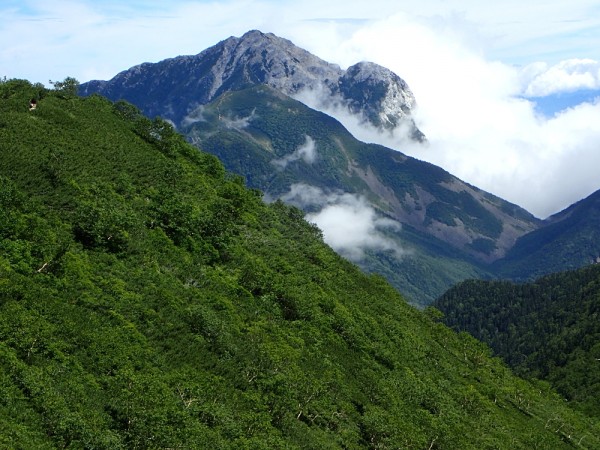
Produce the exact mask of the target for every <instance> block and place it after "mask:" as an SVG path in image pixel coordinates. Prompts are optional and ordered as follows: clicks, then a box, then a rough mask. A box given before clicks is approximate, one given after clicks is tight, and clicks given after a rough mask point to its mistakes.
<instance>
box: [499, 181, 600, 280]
mask: <svg viewBox="0 0 600 450" xmlns="http://www.w3.org/2000/svg"><path fill="white" fill-rule="evenodd" d="M595 262H600V191H597V192H595V193H593V194H592V195H590V196H589V197H587V198H585V199H583V200H581V201H579V202H577V203H575V204H574V205H571V206H569V207H568V208H567V209H565V210H564V211H562V212H559V213H557V214H555V215H553V216H551V217H549V218H548V219H547V220H546V221H545V222H544V224H543V226H542V227H540V228H539V229H538V230H535V231H533V232H532V233H529V234H527V235H525V236H523V237H521V238H520V239H519V240H518V241H517V243H516V245H515V246H514V247H513V248H512V249H511V250H510V252H508V254H507V255H506V257H505V258H504V259H502V260H501V261H498V262H497V263H496V264H495V267H494V270H495V271H496V272H497V273H498V274H499V275H500V276H504V277H507V278H511V279H515V280H531V279H533V278H536V277H539V276H542V275H546V274H549V273H552V272H559V271H564V270H571V269H577V268H579V267H582V266H585V265H587V264H591V263H595Z"/></svg>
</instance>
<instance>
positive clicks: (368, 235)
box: [282, 183, 406, 262]
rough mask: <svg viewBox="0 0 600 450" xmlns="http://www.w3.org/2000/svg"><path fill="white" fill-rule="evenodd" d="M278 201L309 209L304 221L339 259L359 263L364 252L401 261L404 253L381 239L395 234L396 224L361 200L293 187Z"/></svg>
mask: <svg viewBox="0 0 600 450" xmlns="http://www.w3.org/2000/svg"><path fill="white" fill-rule="evenodd" d="M282 200H284V201H286V202H289V203H291V204H295V205H296V206H298V207H301V208H312V209H315V212H312V213H309V214H307V216H306V219H307V220H308V221H309V222H313V223H315V224H316V225H317V226H318V227H319V228H320V229H321V230H322V231H323V237H324V239H325V242H326V243H327V244H329V245H330V246H331V247H332V248H333V249H334V250H335V251H336V252H338V253H339V254H341V255H342V256H344V257H346V258H348V259H350V260H352V261H355V262H360V261H361V260H362V259H363V258H364V256H365V251H368V250H373V251H391V252H392V253H393V254H394V256H395V257H397V258H401V257H402V256H403V255H405V254H406V252H405V251H404V250H403V249H401V248H400V247H399V246H398V245H397V244H396V243H395V242H394V241H393V240H392V239H390V238H389V237H387V236H386V235H385V231H386V230H393V231H395V232H398V231H399V230H400V224H399V223H398V222H396V221H395V220H391V219H388V218H385V217H381V216H379V215H378V214H377V213H376V212H375V210H374V209H373V207H371V206H370V205H369V204H368V203H367V202H366V200H365V199H364V198H363V197H360V196H357V195H354V194H349V193H340V192H334V193H325V192H323V190H321V189H320V188H317V187H315V186H309V185H306V184H301V183H300V184H294V185H293V186H292V187H291V189H290V192H288V193H287V194H286V195H284V196H282Z"/></svg>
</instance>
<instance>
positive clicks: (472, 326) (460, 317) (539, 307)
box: [435, 265, 600, 417]
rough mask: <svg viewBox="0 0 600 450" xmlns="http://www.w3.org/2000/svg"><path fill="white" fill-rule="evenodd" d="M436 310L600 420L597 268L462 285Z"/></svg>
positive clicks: (599, 280)
mask: <svg viewBox="0 0 600 450" xmlns="http://www.w3.org/2000/svg"><path fill="white" fill-rule="evenodd" d="M435 305H436V306H437V307H438V308H439V309H440V310H441V311H442V312H443V313H444V314H445V317H444V322H445V323H446V324H447V325H449V326H451V327H452V328H454V329H456V330H459V331H467V332H469V333H471V334H472V335H473V336H475V337H476V338H478V339H480V340H482V341H483V342H486V343H488V344H489V345H490V346H491V347H492V349H493V350H494V352H495V353H496V354H498V355H500V356H501V357H502V358H504V359H505V360H506V361H507V362H508V363H509V364H510V365H511V366H512V367H514V368H515V369H516V370H517V371H518V373H521V374H523V375H527V376H534V377H538V378H543V379H546V380H549V381H550V382H551V383H552V384H553V385H554V386H555V387H556V388H557V389H558V390H559V391H560V392H561V393H562V394H563V395H564V396H565V397H566V398H568V399H569V400H570V401H572V402H573V403H575V404H577V405H578V407H580V408H581V409H582V410H584V411H586V412H587V413H588V414H593V415H595V416H596V417H600V318H599V317H598V316H599V314H600V265H593V266H589V267H587V268H583V269H579V270H577V271H571V272H563V273H557V274H554V275H550V276H547V277H544V278H540V279H539V280H537V281H536V282H535V283H529V284H513V283H509V282H483V281H468V282H464V283H461V284H460V285H458V286H456V287H455V288H453V289H451V290H449V291H448V292H447V293H446V294H444V295H443V296H442V297H441V298H440V299H439V300H438V301H437V302H436V304H435Z"/></svg>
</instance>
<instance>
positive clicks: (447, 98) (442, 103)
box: [310, 14, 600, 218]
mask: <svg viewBox="0 0 600 450" xmlns="http://www.w3.org/2000/svg"><path fill="white" fill-rule="evenodd" d="M461 20H462V19H461V18H460V17H459V18H456V17H450V18H448V20H447V21H446V22H444V19H443V18H440V19H439V21H438V23H437V24H436V26H433V25H432V23H430V22H428V21H423V20H415V18H414V17H410V16H407V15H405V14H398V15H394V16H390V17H388V18H386V19H384V20H380V21H371V22H370V23H368V24H363V25H361V26H359V27H356V29H354V31H352V32H349V31H348V29H347V28H346V27H344V28H343V29H342V30H340V32H339V34H337V35H336V34H335V33H334V32H332V31H331V29H330V30H327V39H328V40H327V43H328V44H327V45H328V46H331V47H330V48H335V49H336V53H337V55H338V56H337V59H334V60H333V62H338V63H340V64H341V65H342V66H343V65H344V64H343V63H342V61H345V62H346V63H348V64H351V63H353V62H355V61H359V60H363V59H370V60H372V61H374V62H376V63H378V64H381V65H383V66H385V67H388V68H390V69H392V70H393V71H394V72H396V73H397V74H398V75H400V76H401V77H402V78H404V79H405V80H406V81H407V82H408V84H409V86H410V87H411V89H412V91H413V92H414V94H415V97H416V100H417V109H416V111H415V120H416V122H417V126H418V127H419V128H420V129H421V130H422V131H423V132H424V133H425V135H426V136H427V139H428V143H427V144H426V145H416V144H412V145H411V144H407V142H406V141H405V140H403V139H401V137H402V134H401V133H391V134H390V133H377V132H375V131H374V130H373V129H372V128H371V129H370V128H368V127H364V126H363V124H361V123H360V122H357V121H356V120H352V118H348V117H347V116H346V115H344V114H337V113H336V111H335V110H331V111H329V112H330V113H331V114H333V115H334V116H335V117H337V118H338V119H339V120H340V121H341V122H342V123H343V124H344V125H345V126H346V127H347V128H348V129H349V130H350V131H351V132H352V133H353V134H354V135H355V136H356V137H358V138H359V139H361V140H364V141H368V142H378V143H381V144H383V145H386V146H388V147H391V148H395V149H397V150H399V151H402V152H404V153H406V154H408V155H410V156H414V157H416V158H419V159H422V160H426V161H429V162H431V163H433V164H436V165H438V166H441V167H443V168H445V169H446V170H448V171H449V172H451V173H452V174H454V175H456V176H458V177H459V178H461V179H463V180H465V181H467V182H469V183H471V184H473V185H475V186H478V187H480V188H482V189H484V190H486V191H488V192H491V193H493V194H495V195H498V196H500V197H502V198H505V199H506V200H509V201H511V202H513V203H516V204H518V205H520V206H523V207H525V208H526V209H527V210H529V211H530V212H532V213H533V214H535V215H536V216H538V217H542V218H544V217H547V216H548V215H550V214H552V213H555V212H558V211H560V210H561V209H564V208H565V207H567V206H569V205H570V204H572V203H574V202H576V201H578V200H580V199H581V198H583V197H585V196H587V195H589V194H590V193H592V192H594V191H595V190H597V189H600V178H598V176H597V174H596V173H595V168H596V167H599V163H600V152H598V150H597V142H598V139H599V138H600V129H599V128H598V126H597V123H600V122H599V120H600V105H598V104H597V103H585V104H581V105H578V106H576V107H572V108H570V109H567V110H565V111H562V112H561V113H560V114H557V115H556V116H554V117H550V118H546V117H542V116H541V115H540V114H539V113H538V112H537V111H536V108H535V104H534V103H533V102H532V101H530V100H527V99H524V98H523V96H524V95H525V88H526V87H527V86H528V85H529V84H527V83H524V80H529V81H530V82H533V81H535V79H536V74H537V76H539V77H541V75H542V74H543V73H545V72H548V71H549V69H550V68H551V67H550V66H549V67H548V70H546V71H544V70H542V69H543V68H542V67H541V66H540V67H538V68H537V71H534V70H533V69H534V68H532V67H528V68H526V69H524V68H520V67H517V66H513V65H509V64H505V63H502V62H499V61H490V60H488V59H487V58H486V57H485V53H483V52H482V51H481V49H480V47H479V45H480V44H479V43H478V42H477V39H476V38H477V36H476V33H475V34H474V35H473V36H471V37H470V35H469V33H471V32H472V30H471V31H469V30H470V29H469V27H468V26H467V25H465V26H461V25H460V21H461ZM444 23H445V25H444ZM457 28H458V29H460V30H463V31H464V30H467V31H465V32H463V33H460V34H458V35H457V33H456V29H457ZM315 32H316V33H317V34H318V31H316V30H315ZM336 37H337V39H336ZM313 41H314V42H318V41H319V39H318V37H315V36H313ZM398 42H407V43H413V44H412V45H402V46H399V45H397V43H398ZM416 43H418V45H416ZM310 50H312V51H314V52H315V53H317V54H323V53H324V52H326V50H321V48H320V47H319V46H318V45H316V44H315V47H314V48H313V49H310ZM586 64H587V63H586ZM584 65H585V64H584ZM584 65H582V64H579V67H580V69H581V68H582V67H583V66H584ZM558 66H559V67H563V72H564V71H565V70H566V68H567V67H571V68H573V66H574V65H573V64H571V65H569V64H563V65H558ZM586 67H587V68H588V69H590V68H594V64H591V63H590V64H587V66H586ZM527 71H528V73H527ZM581 71H583V69H582V70H581ZM571 72H572V73H573V74H575V73H577V71H576V70H575V69H574V68H573V70H571ZM588 72H590V70H588ZM565 73H566V72H565ZM542 78H543V77H541V78H539V79H540V80H541V79H542ZM582 78H585V77H583V76H582ZM540 83H541V82H540ZM532 89H533V88H532ZM336 114H337V115H336Z"/></svg>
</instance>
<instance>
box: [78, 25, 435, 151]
mask: <svg viewBox="0 0 600 450" xmlns="http://www.w3.org/2000/svg"><path fill="white" fill-rule="evenodd" d="M262 84H266V85H268V86H271V87H272V88H274V89H276V90H277V91H278V92H281V93H283V94H286V95H295V94H299V93H305V94H306V93H312V94H314V95H315V96H318V97H319V99H320V100H319V104H320V105H321V106H323V107H326V106H334V105H335V106H338V107H341V108H342V109H343V110H345V111H347V112H348V113H350V114H354V115H356V116H357V117H358V118H359V120H361V121H364V122H366V123H369V124H371V125H373V126H375V127H377V128H380V129H393V128H396V127H398V126H401V125H402V126H406V127H409V128H410V130H411V133H412V137H413V138H414V139H416V140H423V138H424V136H423V134H422V133H421V132H420V131H419V130H418V129H417V127H416V126H415V124H414V121H413V120H412V117H411V112H412V109H413V108H414V106H415V98H414V95H413V93H412V92H411V90H410V88H409V87H408V85H407V84H406V82H405V81H404V80H402V79H401V78H400V77H399V76H398V75H396V74H395V73H393V72H391V71H390V70H388V69H386V68H385V67H381V66H379V65H377V64H374V63H370V62H359V63H358V64H355V65H353V66H351V67H349V68H348V69H347V70H342V69H340V67H339V66H337V65H335V64H330V63H328V62H326V61H323V60H322V59H320V58H318V57H316V56H315V55H312V54H311V53H309V52H307V51H306V50H304V49H301V48H299V47H297V46H295V45H294V44H293V43H292V42H290V41H288V40H287V39H283V38H280V37H278V36H275V35H274V34H272V33H266V34H265V33H261V32H260V31H257V30H253V31H249V32H247V33H246V34H244V35H243V36H242V37H239V38H237V37H230V38H228V39H226V40H224V41H222V42H219V43H218V44H216V45H214V46H213V47H210V48H208V49H206V50H204V51H203V52H201V53H199V54H198V55H194V56H179V57H176V58H172V59H167V60H165V61H161V62H159V63H155V64H151V63H145V64H141V65H139V66H136V67H132V68H131V69H129V70H125V71H123V72H121V73H120V74H118V75H117V76H115V77H114V78H113V79H111V80H109V81H91V82H89V83H85V84H83V85H82V86H81V93H82V94H83V95H89V94H92V93H99V94H102V95H104V96H106V97H108V98H110V99H113V100H119V99H125V100H128V101H130V102H132V103H134V104H135V105H137V106H138V107H139V108H140V109H142V110H143V111H144V113H145V114H146V115H148V116H150V117H154V116H161V117H163V118H165V119H168V120H171V121H173V122H174V123H175V124H176V125H177V126H179V125H180V124H181V123H184V122H185V121H186V120H188V119H189V118H190V117H193V116H194V115H195V114H197V111H198V108H201V107H202V105H204V104H206V103H209V102H211V101H213V100H215V99H216V98H217V97H219V96H220V95H221V94H223V93H224V92H229V91H237V90H240V89H244V88H247V87H250V86H257V85H262Z"/></svg>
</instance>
